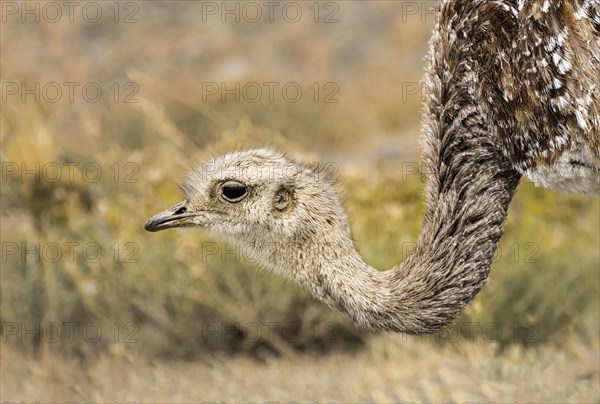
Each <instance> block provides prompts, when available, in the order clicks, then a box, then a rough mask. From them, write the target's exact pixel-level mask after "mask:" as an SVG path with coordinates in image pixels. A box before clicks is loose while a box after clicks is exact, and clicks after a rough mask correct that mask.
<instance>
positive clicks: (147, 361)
mask: <svg viewBox="0 0 600 404" xmlns="http://www.w3.org/2000/svg"><path fill="white" fill-rule="evenodd" d="M0 5H1V7H2V25H1V40H0V45H1V56H2V58H1V72H0V79H1V81H2V94H1V96H2V101H1V104H0V105H1V108H2V110H1V114H0V120H1V121H0V124H1V133H0V136H1V142H2V143H1V154H0V159H1V163H2V173H1V175H2V183H1V186H2V188H1V198H0V203H1V233H0V234H1V247H2V264H1V265H2V271H1V289H0V293H1V294H0V299H1V309H0V322H1V326H2V343H1V345H0V346H1V365H0V366H1V396H2V400H3V401H51V400H55V401H66V400H80V401H84V400H85V401H105V402H106V401H165V402H175V401H184V400H185V401H331V402H348V401H352V402H358V401H365V402H374V401H377V402H398V401H426V400H427V401H433V400H436V401H449V400H454V401H483V400H487V401H491V400H501V401H555V402H598V401H599V400H600V365H599V363H600V348H599V342H600V339H599V338H600V337H599V335H600V332H599V331H600V329H599V328H600V325H599V321H600V320H599V318H600V311H599V308H600V304H599V302H600V291H599V289H600V279H599V273H600V271H599V269H600V253H599V247H598V246H599V243H600V201H599V200H598V199H590V198H583V197H579V196H572V195H560V194H557V193H555V192H552V191H547V190H543V189H538V188H535V187H534V186H533V185H532V184H530V183H527V182H524V183H523V184H521V186H520V187H519V190H518V193H517V196H516V198H515V200H514V201H513V203H512V205H511V208H510V213H509V217H508V222H507V229H506V232H505V235H504V237H503V238H502V241H501V244H500V248H499V250H498V254H497V257H496V259H495V262H494V265H493V267H492V271H491V276H490V282H489V285H488V286H487V287H486V288H485V289H484V291H483V292H482V293H481V294H480V295H479V296H478V297H476V299H475V300H474V301H473V302H472V303H471V304H469V306H468V307H467V309H466V310H465V312H464V313H463V314H462V315H461V316H460V317H459V318H458V319H457V320H456V321H455V322H454V323H453V324H452V325H450V326H449V327H447V328H446V329H445V330H443V331H442V332H441V333H439V334H437V335H432V336H426V337H410V336H404V335H394V334H374V333H369V332H366V331H364V330H360V329H357V328H355V327H354V326H353V325H352V324H351V323H350V322H349V321H348V320H346V319H345V318H343V317H342V316H340V315H339V314H337V313H335V312H333V311H332V310H330V309H329V308H327V307H325V306H324V305H322V304H320V303H319V302H317V301H315V300H313V299H312V298H311V297H310V296H309V295H308V294H307V293H306V292H304V291H303V290H300V289H299V288H297V287H295V286H294V285H291V284H288V283H287V282H285V281H283V280H282V279H279V278H276V277H273V276H272V275H270V274H267V273H265V272H263V271H260V270H257V269H256V267H255V266H254V265H253V264H252V263H251V262H248V260H247V257H245V256H244V254H243V253H242V252H240V251H236V250H235V249H233V247H230V246H226V245H223V244H222V243H216V242H214V241H212V240H211V239H209V238H207V237H206V236H205V235H204V234H203V233H202V232H201V231H199V230H186V229H183V230H172V231H167V232H161V233H158V234H150V233H147V232H145V231H144V230H143V224H144V223H145V221H146V220H147V219H148V218H149V217H150V216H152V215H154V214H155V213H157V212H159V211H161V210H163V209H165V208H166V207H168V206H170V205H172V204H174V203H176V202H178V201H179V200H180V199H181V194H180V192H179V190H178V182H179V181H180V180H181V178H182V177H183V175H184V173H185V171H186V170H188V169H190V168H192V167H193V165H194V162H198V161H202V160H203V159H204V158H206V157H207V156H209V155H211V154H218V153H222V152H226V151H230V150H233V149H238V148H251V147H257V146H274V147H278V148H281V149H284V150H286V151H288V152H289V153H290V154H292V155H293V156H296V157H298V158H300V159H303V160H306V161H313V162H317V161H320V162H323V163H330V166H331V167H335V170H336V172H337V175H338V177H339V179H340V188H341V190H342V192H343V197H344V199H345V201H346V202H345V205H346V207H347V209H348V211H349V215H350V220H351V227H352V230H353V234H354V238H355V240H356V245H357V248H358V249H359V251H360V252H361V253H362V254H363V255H364V257H365V258H366V260H367V262H369V263H371V264H372V265H374V266H376V267H378V268H382V269H384V268H390V267H392V266H394V265H395V264H397V263H398V262H400V261H401V260H402V259H404V258H405V257H406V256H407V255H408V254H410V252H411V250H412V248H413V246H414V244H413V242H414V241H415V240H416V238H417V235H418V232H419V229H420V224H421V220H422V215H423V210H424V209H423V208H424V198H423V188H424V184H425V174H424V173H423V172H422V171H421V169H420V168H421V165H420V163H419V162H420V157H419V143H418V139H419V133H420V128H419V126H420V111H421V102H422V96H421V91H420V88H421V86H420V78H421V76H422V73H423V66H424V57H425V55H426V49H427V42H428V38H429V35H430V33H431V30H432V27H433V25H434V24H435V19H436V13H435V8H436V3H435V2H427V1H424V2H410V1H394V2H392V1H369V2H359V1H344V2H330V1H324V2H314V1H307V2H304V1H298V2H261V1H259V2H252V1H250V2H238V1H229V2H211V1H205V2H202V1H186V2H183V1H152V2H139V1H121V2H104V1H97V2H75V3H72V2H62V1H57V2H37V1H28V2H13V1H3V2H2V3H0Z"/></svg>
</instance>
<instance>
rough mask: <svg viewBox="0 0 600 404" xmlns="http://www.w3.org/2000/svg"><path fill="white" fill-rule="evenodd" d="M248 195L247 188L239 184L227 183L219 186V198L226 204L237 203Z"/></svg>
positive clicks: (234, 182)
mask: <svg viewBox="0 0 600 404" xmlns="http://www.w3.org/2000/svg"><path fill="white" fill-rule="evenodd" d="M247 194H248V187H246V186H245V185H244V184H242V183H241V182H237V181H227V182H225V183H224V184H223V185H221V196H222V197H223V199H224V200H226V201H227V202H239V201H241V200H242V199H244V197H245V196H246V195H247Z"/></svg>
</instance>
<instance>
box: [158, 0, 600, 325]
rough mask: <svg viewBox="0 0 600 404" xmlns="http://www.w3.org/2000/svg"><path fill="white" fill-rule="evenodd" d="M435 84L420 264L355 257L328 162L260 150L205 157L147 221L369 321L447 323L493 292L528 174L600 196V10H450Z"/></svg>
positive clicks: (453, 5) (524, 0) (455, 5)
mask: <svg viewBox="0 0 600 404" xmlns="http://www.w3.org/2000/svg"><path fill="white" fill-rule="evenodd" d="M438 21H439V22H438V25H437V27H436V28H435V30H434V33H433V35H432V38H431V42H430V52H429V58H428V67H427V71H426V77H425V89H426V101H425V106H424V125H423V139H422V144H423V149H424V150H423V152H424V158H425V162H426V164H427V166H428V173H429V178H428V183H427V186H426V212H425V216H424V219H423V227H422V230H421V233H420V235H419V238H418V241H417V244H416V248H415V250H414V253H413V254H412V255H411V256H410V257H409V258H407V259H406V260H405V261H404V262H402V263H400V264H399V265H397V266H395V267H394V268H392V269H390V270H388V271H379V270H377V269H375V268H372V267H371V266H369V265H368V264H367V263H365V262H364V260H363V258H362V257H361V256H360V254H359V253H358V252H357V251H356V249H355V248H354V245H353V242H352V237H351V234H350V228H349V225H348V220H347V217H346V214H345V212H344V209H343V207H342V205H341V203H340V201H339V198H338V195H337V192H336V186H335V184H334V183H333V182H332V180H331V179H330V178H329V176H328V175H327V173H326V172H325V171H323V170H322V169H321V168H320V167H319V166H310V165H305V164H302V163H299V162H296V161H294V160H293V159H291V158H288V157H287V156H285V155H284V154H282V153H280V152H277V151H274V150H270V149H257V150H248V151H238V152H234V153H230V154H226V155H224V156H220V157H216V158H213V159H212V160H209V161H206V162H205V163H203V164H202V165H200V166H199V167H197V168H196V169H195V170H194V171H192V172H190V173H189V174H188V176H187V178H186V180H185V182H184V184H183V186H182V189H183V191H184V194H185V200H184V201H183V202H181V203H179V204H177V205H175V206H174V207H172V208H170V209H168V210H166V211H164V212H162V213H159V214H158V215H156V216H154V217H153V218H151V219H150V220H149V221H148V223H147V224H146V229H147V230H149V231H159V230H163V229H167V228H172V227H188V226H196V227H200V228H203V229H206V230H207V231H208V232H209V233H210V234H212V235H214V236H215V237H217V238H222V239H225V240H228V241H230V242H233V243H239V244H240V245H242V246H243V247H244V249H245V251H249V252H251V253H252V254H253V255H254V256H255V257H256V258H257V259H258V260H259V261H260V262H261V263H262V265H263V266H265V267H267V268H270V269H272V270H274V271H276V272H278V273H280V274H282V275H283V276H285V277H287V278H289V279H291V280H292V281H294V282H296V283H297V284H299V285H301V286H304V287H306V288H307V289H308V290H309V291H310V292H311V293H312V294H313V295H314V296H315V297H316V298H318V299H320V300H322V301H323V302H325V303H327V304H328V305H330V306H331V307H333V308H336V309H338V310H339V311H341V312H343V313H345V314H346V315H348V316H350V317H351V318H352V319H353V320H354V322H355V323H356V324H358V325H360V326H364V327H369V328H373V329H379V330H390V331H399V332H406V333H412V334H418V333H428V332H433V331H435V330H437V329H439V328H440V327H442V326H443V325H444V324H446V323H448V322H449V321H451V320H452V319H453V318H454V317H455V316H456V315H457V314H458V313H459V312H460V310H461V309H462V308H463V307H464V306H465V304H467V303H468V302H469V301H470V300H471V299H472V298H473V297H474V296H475V295H476V294H477V293H478V292H479V291H480V290H481V288H482V287H483V286H485V284H486V281H487V277H488V273H489V268H490V264H491V260H492V258H493V255H494V253H495V251H496V248H497V245H498V241H499V239H500V237H501V235H502V232H503V229H504V223H505V219H506V215H507V209H508V205H509V203H510V201H511V199H512V197H513V195H514V192H515V189H516V187H517V185H518V182H519V179H520V177H521V176H522V175H525V176H527V177H529V178H531V179H532V180H533V181H535V182H537V183H538V184H541V185H543V186H547V187H553V188H558V189H560V190H563V191H570V192H579V193H587V194H595V195H598V194H600V134H599V128H600V113H599V110H600V96H599V95H600V79H599V77H600V6H599V5H598V4H597V3H596V2H594V1H587V2H586V1H576V0H547V1H543V2H538V1H533V0H531V1H529V0H520V1H516V0H515V1H510V0H505V1H494V2H491V1H483V0H475V1H473V0H450V1H443V2H442V4H441V10H440V18H439V20H438Z"/></svg>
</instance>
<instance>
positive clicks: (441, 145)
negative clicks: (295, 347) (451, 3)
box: [294, 10, 519, 334]
mask: <svg viewBox="0 0 600 404" xmlns="http://www.w3.org/2000/svg"><path fill="white" fill-rule="evenodd" d="M455 11H456V10H455ZM441 18H442V19H443V18H445V16H444V13H442V17H441ZM448 18H449V17H448ZM459 23H460V21H459V20H456V21H443V20H441V21H440V26H443V27H445V28H444V30H439V29H438V30H436V32H435V33H434V36H433V38H432V44H431V46H432V48H431V49H432V54H431V59H430V64H429V69H428V72H427V76H426V80H425V84H426V87H427V96H428V99H427V100H426V107H425V124H424V145H423V146H424V153H425V159H426V162H427V164H428V166H429V167H428V168H429V171H428V172H429V174H430V177H429V181H428V184H427V188H426V197H427V208H426V213H425V217H424V220H423V228H422V231H421V234H420V236H419V239H418V242H417V246H416V249H415V251H414V253H413V255H411V256H410V257H409V258H408V259H407V260H406V261H404V262H402V263H401V264H400V265H398V266H396V267H395V268H393V269H391V270H389V271H384V272H380V271H377V270H375V269H373V268H372V267H370V266H369V265H367V264H365V263H364V261H363V260H362V258H361V257H360V255H359V254H358V253H357V252H356V250H355V249H354V246H353V244H352V241H351V238H350V237H348V235H345V234H342V233H344V232H343V231H342V232H340V234H342V235H340V237H339V240H338V241H336V242H334V243H333V244H332V245H328V246H323V245H314V246H311V247H309V248H311V249H312V250H313V251H311V254H306V255H304V256H303V264H302V266H303V267H304V271H303V272H302V273H300V272H297V273H296V274H295V275H296V276H294V277H296V280H297V281H298V282H300V283H302V284H304V285H306V286H308V287H309V290H310V291H311V292H312V293H313V294H314V295H315V296H316V297H318V298H320V299H321V300H323V301H325V302H326V303H327V304H329V305H331V306H333V307H335V308H337V309H338V310H340V311H342V312H344V313H346V314H347V315H349V316H350V317H351V318H352V319H353V320H354V321H355V322H356V323H358V324H360V325H362V326H367V327H371V328H375V329H382V330H391V331H400V332H406V333H412V334H418V333H428V332H433V331H435V330H437V329H439V328H440V327H442V326H443V325H444V324H447V323H448V322H449V321H451V320H452V319H453V318H454V317H455V316H456V315H457V314H458V313H459V312H460V310H461V309H462V308H463V307H464V306H465V304H466V303H468V302H469V301H470V300H471V299H472V298H473V297H474V296H475V295H476V294H477V293H478V292H479V291H480V290H481V288H482V287H483V286H484V285H485V284H486V281H487V277H488V272H489V268H490V264H491V261H492V258H493V255H494V253H495V251H496V248H497V245H498V241H499V239H500V237H501V235H502V232H503V230H504V223H505V219H506V215H507V209H508V205H509V203H510V201H511V199H512V197H513V194H514V191H515V188H516V186H517V184H518V181H519V174H518V173H517V172H516V171H515V170H514V169H513V168H512V166H511V163H510V161H509V159H508V158H507V157H506V156H505V154H504V153H503V152H502V150H501V148H500V145H499V142H498V138H497V134H496V132H495V129H494V126H493V124H491V123H490V122H488V120H487V117H486V114H485V112H484V111H483V110H482V109H481V106H480V102H478V99H479V97H481V96H482V95H481V94H478V77H477V76H476V74H475V73H474V70H473V69H474V67H476V66H475V65H474V64H475V63H476V61H473V59H471V58H469V57H467V54H468V53H469V52H472V51H473V50H472V49H467V48H464V49H463V48H461V47H460V46H458V45H457V44H456V37H457V36H459V35H463V33H461V32H460V31H458V29H460V28H461V27H460V26H457V25H459ZM470 56H472V55H470ZM307 256H312V257H321V258H320V259H319V260H318V262H314V263H311V262H306V257H307ZM323 257H325V259H324V258H323ZM307 266H312V269H311V270H306V268H307ZM298 277H304V278H303V279H300V278H298ZM306 277H309V278H308V279H307V278H306Z"/></svg>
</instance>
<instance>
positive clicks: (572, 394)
mask: <svg viewBox="0 0 600 404" xmlns="http://www.w3.org/2000/svg"><path fill="white" fill-rule="evenodd" d="M496 351H497V346H496V345H494V344H490V343H485V342H479V343H459V344H456V345H453V346H446V347H443V348H442V347H433V346H431V345H429V344H424V343H422V342H420V341H418V340H408V341H404V342H403V341H402V340H401V339H399V338H397V337H393V336H379V337H376V338H373V339H372V341H371V344H370V345H369V348H368V349H366V350H363V351H361V352H359V353H352V354H350V353H333V354H330V355H323V356H298V357H294V358H287V359H276V358H270V359H268V360H266V361H264V362H257V361H256V360H255V359H253V358H248V357H245V356H234V357H230V356H226V355H220V356H213V357H211V358H205V359H203V360H196V361H192V362H188V361H185V362H182V361H167V360H164V359H157V360H152V359H149V358H145V357H139V356H135V355H131V354H128V353H126V352H118V353H117V352H115V353H113V354H102V355H98V356H97V357H95V358H93V360H91V361H89V362H86V363H85V364H84V365H82V364H81V363H80V362H78V361H77V360H76V359H74V358H71V359H69V358H66V359H65V358H62V357H60V356H56V354H53V353H51V352H47V353H45V354H42V355H41V359H39V360H31V359H29V358H27V357H25V356H24V355H23V354H22V353H20V352H19V351H16V350H13V349H8V350H6V349H5V350H3V352H2V357H1V359H2V374H3V380H2V386H3V388H2V399H3V400H5V401H15V402H20V401H26V402H32V401H52V400H56V401H70V400H77V401H95V402H112V401H119V402H125V401H135V402H198V401H200V402H202V401H206V402H240V401H242V402H290V401H291V402H315V401H316V402H378V403H397V402H448V401H453V402H491V401H497V400H501V401H502V402H562V403H566V402H570V403H596V402H598V400H600V385H599V382H598V378H599V377H600V375H599V374H598V361H599V360H600V352H599V351H598V349H597V347H596V348H595V349H587V348H582V345H581V343H580V342H578V341H577V339H576V338H571V339H569V340H568V341H566V343H565V344H564V345H563V346H562V347H560V348H558V347H548V346H545V347H540V348H535V349H526V348H523V347H521V346H519V345H514V346H512V347H511V348H509V349H507V350H506V351H505V352H503V353H502V354H501V355H498V354H497V352H496Z"/></svg>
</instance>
